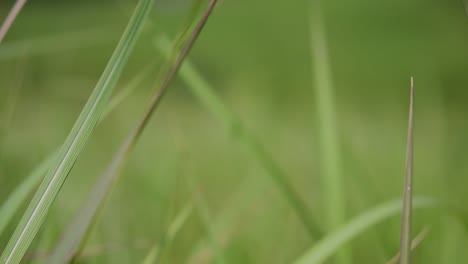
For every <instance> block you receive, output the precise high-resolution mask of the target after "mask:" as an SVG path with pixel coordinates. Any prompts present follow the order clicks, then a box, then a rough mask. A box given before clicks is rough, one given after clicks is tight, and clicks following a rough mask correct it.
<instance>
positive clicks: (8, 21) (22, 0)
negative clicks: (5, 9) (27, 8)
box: [0, 0, 26, 43]
mask: <svg viewBox="0 0 468 264" xmlns="http://www.w3.org/2000/svg"><path fill="white" fill-rule="evenodd" d="M25 4H26V0H16V2H15V5H14V6H13V8H12V9H11V10H10V13H8V16H7V17H6V18H5V21H4V22H3V24H2V26H1V27H0V43H2V41H3V39H4V38H5V36H6V34H7V33H8V30H9V29H10V27H11V25H12V24H13V22H14V21H15V19H16V17H18V15H19V13H20V12H21V9H23V6H24V5H25Z"/></svg>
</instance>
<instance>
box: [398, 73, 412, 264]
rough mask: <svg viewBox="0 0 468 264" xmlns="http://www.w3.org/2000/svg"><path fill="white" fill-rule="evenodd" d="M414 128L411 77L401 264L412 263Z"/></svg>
mask: <svg viewBox="0 0 468 264" xmlns="http://www.w3.org/2000/svg"><path fill="white" fill-rule="evenodd" d="M413 126H414V81H413V77H411V87H410V106H409V117H408V139H407V146H406V173H405V187H404V192H403V211H402V216H401V234H400V264H409V263H411V222H412V219H411V218H412V210H413V204H412V203H413V130H414V129H413Z"/></svg>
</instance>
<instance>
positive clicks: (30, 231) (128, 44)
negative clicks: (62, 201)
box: [0, 0, 152, 263]
mask: <svg viewBox="0 0 468 264" xmlns="http://www.w3.org/2000/svg"><path fill="white" fill-rule="evenodd" d="M151 4H152V0H141V1H140V2H139V4H138V7H137V8H136V10H135V13H134V15H133V16H132V18H131V20H130V22H129V24H128V26H127V29H126V30H125V32H124V34H123V36H122V38H121V40H120V42H119V44H118V46H117V48H116V50H115V51H114V54H113V55H112V57H111V59H110V61H109V63H108V65H107V67H106V69H105V70H104V72H103V74H102V76H101V78H100V80H99V82H98V83H97V85H96V87H95V89H94V91H93V93H92V94H91V96H90V98H89V99H88V102H87V103H86V105H85V106H84V108H83V110H82V112H81V114H80V116H79V117H78V120H77V121H76V122H75V125H74V126H73V128H72V130H71V132H70V134H69V136H68V138H67V140H66V141H65V143H64V145H63V147H62V149H61V151H60V154H59V155H58V158H57V159H56V160H55V161H54V163H53V164H52V166H51V168H50V169H49V171H48V172H47V174H46V176H45V177H44V180H43V182H42V183H41V185H40V186H39V189H38V191H37V192H36V194H35V196H34V197H33V200H32V202H31V203H30V205H29V207H28V209H27V210H26V212H25V214H24V215H23V217H22V219H21V221H20V223H19V225H18V226H17V228H16V230H15V232H14V234H13V236H12V237H11V239H10V241H9V242H8V245H7V247H6V249H5V251H4V252H3V253H2V256H1V257H0V261H1V262H2V263H19V262H20V261H21V259H22V258H23V255H24V253H25V252H26V250H27V248H28V247H29V245H30V243H31V242H32V240H33V238H34V236H35V235H36V233H37V231H38V230H39V227H40V226H41V224H42V222H43V220H44V218H45V216H46V214H47V211H48V209H49V207H50V206H51V204H52V202H53V200H54V199H55V197H56V195H57V194H58V192H59V190H60V188H61V186H62V184H63V182H64V181H65V179H66V177H67V175H68V173H69V172H70V170H71V169H72V167H73V164H74V163H75V161H76V159H77V157H78V155H79V153H80V152H81V150H82V149H83V147H84V145H85V143H86V142H87V140H88V139H89V137H90V135H91V133H92V131H93V129H94V127H95V125H96V124H97V122H98V120H99V118H100V116H101V114H102V112H103V110H104V106H105V105H106V103H107V99H108V97H109V96H110V94H111V93H112V91H113V89H114V87H115V84H116V83H117V80H118V77H119V76H120V73H121V71H122V69H123V67H124V65H125V64H126V60H127V58H128V56H129V54H130V53H131V50H132V48H133V46H134V44H135V42H136V39H137V36H138V33H139V32H140V30H141V28H142V27H143V24H144V22H145V18H146V17H147V15H148V13H149V11H150V8H151Z"/></svg>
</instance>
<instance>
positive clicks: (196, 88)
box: [154, 35, 322, 238]
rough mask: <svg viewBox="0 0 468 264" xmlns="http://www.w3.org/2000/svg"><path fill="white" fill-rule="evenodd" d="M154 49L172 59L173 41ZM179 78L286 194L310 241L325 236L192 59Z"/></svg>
mask: <svg viewBox="0 0 468 264" xmlns="http://www.w3.org/2000/svg"><path fill="white" fill-rule="evenodd" d="M154 45H155V47H156V48H157V49H158V50H159V51H160V52H161V53H162V54H163V55H165V56H169V52H170V42H169V41H168V39H167V37H165V36H163V35H161V36H158V37H156V38H155V39H154ZM180 78H181V79H182V81H184V82H185V83H186V84H187V86H188V88H189V89H190V91H191V92H192V94H193V95H194V96H195V97H196V98H197V99H198V100H199V101H200V103H201V104H202V105H203V106H204V107H205V108H207V109H208V111H209V112H211V114H213V115H214V116H215V117H216V118H217V119H218V121H219V122H220V123H221V124H222V125H223V126H224V128H225V129H226V130H227V131H228V132H229V134H230V135H231V136H233V137H234V138H237V139H238V140H239V141H241V142H242V143H243V144H245V145H246V147H247V149H248V150H249V151H250V152H251V153H252V156H254V157H255V158H256V159H257V161H258V162H259V163H260V164H261V166H262V167H263V168H264V169H265V171H266V172H267V174H268V175H269V176H270V177H271V179H272V181H273V182H274V184H275V185H276V186H277V188H278V189H279V190H280V192H281V193H282V194H283V195H284V197H285V198H286V200H287V201H288V203H289V204H290V205H291V207H292V208H293V210H294V211H295V212H296V214H297V216H298V218H299V220H300V221H301V222H302V224H303V225H304V227H305V229H306V230H307V232H308V234H309V236H310V237H311V238H318V237H320V236H321V235H322V232H321V230H320V228H319V226H318V225H317V224H316V223H315V222H314V221H313V218H312V217H311V215H310V212H309V209H308V208H307V205H306V204H305V203H304V201H303V200H302V199H301V197H300V195H299V194H298V193H297V192H296V191H295V189H294V187H293V185H292V183H291V182H290V181H289V179H288V177H287V176H286V174H285V173H284V172H283V170H282V169H281V167H280V166H279V165H278V164H277V162H276V161H275V160H274V159H273V158H272V156H271V155H270V154H269V153H268V152H267V151H266V149H265V148H264V146H263V145H262V144H261V143H260V141H259V140H258V139H257V138H256V137H255V136H254V135H253V134H252V133H251V132H250V131H249V130H248V129H247V128H246V127H244V126H243V125H242V122H241V121H240V120H239V119H238V118H237V117H236V116H235V115H234V114H233V113H232V112H231V111H229V109H228V108H227V107H226V105H225V104H224V103H223V101H222V100H221V98H220V97H219V96H218V95H217V94H216V93H215V92H214V91H215V89H214V88H213V87H212V85H211V84H210V83H208V81H206V80H205V79H204V78H203V77H202V75H201V74H200V73H199V72H198V71H197V70H196V68H195V67H194V66H193V64H192V63H191V62H190V60H186V61H185V63H184V65H183V66H182V68H181V69H180Z"/></svg>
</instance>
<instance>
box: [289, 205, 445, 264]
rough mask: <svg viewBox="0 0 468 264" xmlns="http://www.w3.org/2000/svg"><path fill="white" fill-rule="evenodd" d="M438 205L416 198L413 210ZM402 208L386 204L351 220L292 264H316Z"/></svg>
mask: <svg viewBox="0 0 468 264" xmlns="http://www.w3.org/2000/svg"><path fill="white" fill-rule="evenodd" d="M438 206H440V203H439V202H438V201H437V200H435V199H432V198H427V197H416V198H415V199H414V205H413V208H414V209H422V208H435V207H438ZM401 208H402V205H401V200H400V199H399V200H395V201H390V202H386V203H384V204H381V205H379V206H377V207H374V208H372V209H369V210H368V211H366V212H364V213H363V214H361V215H358V216H357V217H355V218H353V219H352V220H351V221H349V222H348V223H347V224H345V225H344V226H342V227H341V228H339V229H337V230H335V231H333V232H331V233H330V234H328V235H327V236H326V237H324V238H323V239H321V240H320V241H319V242H318V243H316V244H315V245H314V246H312V247H311V248H310V249H309V250H307V251H306V253H304V255H303V256H302V257H300V258H299V259H298V260H296V261H295V262H294V264H318V263H323V262H325V260H326V259H328V258H329V257H331V256H332V255H333V254H335V253H336V252H337V251H338V250H339V249H340V248H341V247H342V246H343V245H344V244H346V243H347V242H349V241H350V240H352V239H353V238H355V237H357V236H358V235H360V234H361V233H363V232H365V231H367V230H369V229H370V228H371V227H372V226H373V225H375V224H377V223H379V222H382V221H383V220H385V219H388V218H390V217H392V216H395V215H397V214H398V213H399V212H400V210H401Z"/></svg>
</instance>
